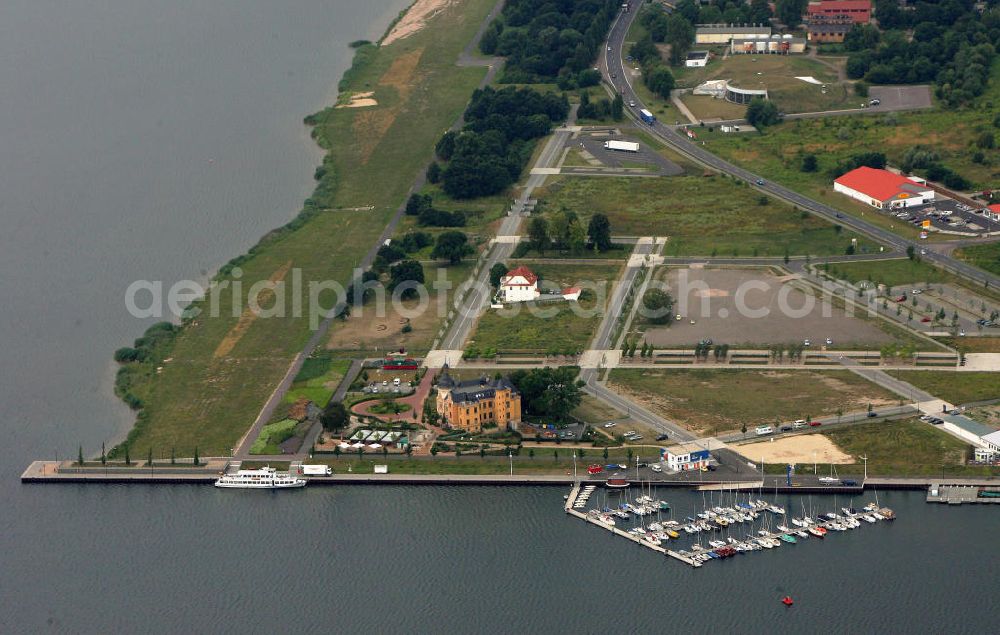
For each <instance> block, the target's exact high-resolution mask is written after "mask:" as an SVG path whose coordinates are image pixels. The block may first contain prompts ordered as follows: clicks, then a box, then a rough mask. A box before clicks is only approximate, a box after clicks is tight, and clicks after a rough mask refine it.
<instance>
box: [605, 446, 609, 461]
mask: <svg viewBox="0 0 1000 635" xmlns="http://www.w3.org/2000/svg"><path fill="white" fill-rule="evenodd" d="M604 460H605V461H607V460H608V449H607V448H604Z"/></svg>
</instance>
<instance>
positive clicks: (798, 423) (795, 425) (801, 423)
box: [792, 419, 809, 430]
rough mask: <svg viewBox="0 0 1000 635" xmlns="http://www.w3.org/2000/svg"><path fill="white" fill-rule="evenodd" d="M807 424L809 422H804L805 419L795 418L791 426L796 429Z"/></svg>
mask: <svg viewBox="0 0 1000 635" xmlns="http://www.w3.org/2000/svg"><path fill="white" fill-rule="evenodd" d="M807 425H809V424H808V423H806V420H805V419H796V420H795V423H793V424H792V427H793V428H795V429H796V430H798V429H800V428H804V427H806V426H807Z"/></svg>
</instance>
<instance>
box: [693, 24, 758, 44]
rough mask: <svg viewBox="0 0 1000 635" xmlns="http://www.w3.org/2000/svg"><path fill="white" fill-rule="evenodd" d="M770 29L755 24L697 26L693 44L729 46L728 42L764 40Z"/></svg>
mask: <svg viewBox="0 0 1000 635" xmlns="http://www.w3.org/2000/svg"><path fill="white" fill-rule="evenodd" d="M770 37H771V27H769V26H760V25H757V24H699V25H698V28H697V29H695V32H694V43H695V44H729V41H730V40H733V39H738V40H766V39H768V38H770Z"/></svg>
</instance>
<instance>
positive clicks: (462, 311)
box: [438, 106, 576, 350]
mask: <svg viewBox="0 0 1000 635" xmlns="http://www.w3.org/2000/svg"><path fill="white" fill-rule="evenodd" d="M575 122H576V106H574V107H573V108H571V109H570V112H569V116H568V117H567V119H566V124H565V125H563V126H560V127H559V128H557V129H556V130H555V132H553V134H552V136H550V137H549V139H548V141H547V142H546V144H545V147H544V148H542V152H541V153H540V154H539V155H538V159H536V161H535V164H534V165H533V166H532V168H531V172H533V171H534V170H535V169H536V168H551V167H555V165H556V164H557V163H558V161H559V158H560V157H561V156H562V150H563V148H564V147H565V145H566V142H567V141H568V140H569V138H570V136H571V135H572V134H573V131H572V130H571V129H570V128H569V127H570V126H572V125H573V124H574V123H575ZM531 172H529V173H528V179H527V181H525V184H524V187H523V188H522V190H521V193H520V195H519V196H518V197H517V199H515V201H514V204H513V206H512V209H511V211H510V212H509V213H508V215H507V217H506V218H504V219H503V222H502V223H501V224H500V228H499V229H498V230H497V239H496V240H495V241H494V243H493V245H492V246H491V247H490V250H489V253H488V254H487V256H486V259H485V261H484V262H483V266H482V268H481V269H480V270H479V275H478V276H477V277H476V280H475V281H474V285H473V287H472V288H471V289H470V290H469V291H468V293H467V294H466V295H465V297H464V298H462V299H461V302H460V305H459V307H458V308H457V309H455V311H456V315H455V319H454V320H453V321H452V323H451V325H450V326H449V327H448V332H447V333H445V336H444V337H443V338H442V340H441V342H440V345H439V346H438V348H439V349H443V350H459V349H461V348H462V347H463V346H464V345H465V341H466V340H467V339H468V338H469V334H470V332H471V331H472V327H473V326H475V324H476V321H477V320H478V319H479V315H480V314H481V313H482V312H483V311H484V310H485V309H486V307H487V306H488V305H489V303H490V295H491V294H492V291H493V290H492V288H491V286H490V269H492V268H493V265H495V264H496V263H498V262H503V261H505V260H506V259H508V258H509V257H510V255H511V254H512V253H514V248H515V247H516V243H515V242H514V241H513V240H509V241H505V240H504V238H509V237H512V236H517V235H518V231H519V228H520V226H521V221H522V220H523V219H524V214H523V212H522V210H523V209H524V208H525V206H526V205H527V204H528V201H529V200H531V194H532V192H534V190H535V188H537V187H539V186H541V185H542V184H543V183H544V182H545V179H546V178H547V175H544V174H532V173H531Z"/></svg>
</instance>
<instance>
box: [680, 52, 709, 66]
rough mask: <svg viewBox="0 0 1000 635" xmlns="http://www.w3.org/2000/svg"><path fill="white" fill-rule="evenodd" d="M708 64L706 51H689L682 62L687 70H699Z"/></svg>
mask: <svg viewBox="0 0 1000 635" xmlns="http://www.w3.org/2000/svg"><path fill="white" fill-rule="evenodd" d="M707 64H708V51H691V52H690V53H688V54H687V59H686V60H684V66H686V67H687V68H700V67H702V66H705V65H707Z"/></svg>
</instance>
